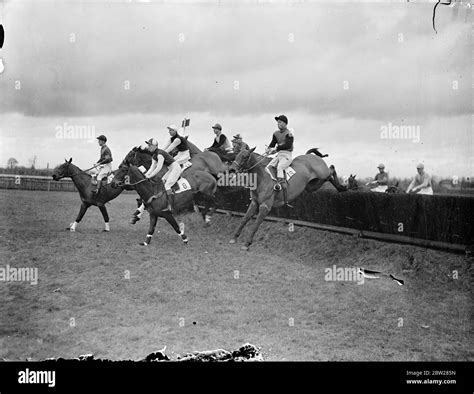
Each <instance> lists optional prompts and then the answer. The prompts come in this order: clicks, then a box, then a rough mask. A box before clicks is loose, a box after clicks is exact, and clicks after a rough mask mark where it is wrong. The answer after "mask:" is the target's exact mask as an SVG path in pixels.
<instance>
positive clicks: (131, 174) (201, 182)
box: [112, 163, 217, 246]
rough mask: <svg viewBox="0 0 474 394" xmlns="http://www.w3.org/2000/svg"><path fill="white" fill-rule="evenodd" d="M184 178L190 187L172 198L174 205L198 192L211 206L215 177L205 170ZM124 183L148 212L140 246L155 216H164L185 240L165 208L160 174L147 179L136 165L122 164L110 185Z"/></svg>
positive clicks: (149, 237) (150, 233)
mask: <svg viewBox="0 0 474 394" xmlns="http://www.w3.org/2000/svg"><path fill="white" fill-rule="evenodd" d="M126 177H127V178H126ZM187 180H188V182H189V185H190V186H191V190H189V191H183V192H181V193H179V194H177V195H176V196H175V199H174V204H175V205H178V206H184V205H186V204H187V203H189V202H190V201H191V200H192V199H193V195H194V194H195V193H197V192H200V193H202V194H204V195H206V196H207V197H208V200H209V202H210V205H212V203H213V200H214V193H215V192H216V188H217V182H216V180H215V179H214V177H212V175H211V174H209V173H207V172H204V171H196V172H195V173H194V174H193V175H192V176H190V177H188V178H187ZM126 186H128V187H132V188H134V189H135V190H136V192H137V193H138V195H139V196H140V198H141V199H142V200H143V201H144V203H145V207H146V209H147V211H148V212H149V214H150V227H149V229H148V234H147V237H146V240H145V242H142V243H141V245H145V246H146V245H148V244H149V243H150V242H151V238H152V236H153V233H154V232H155V227H156V222H157V220H158V217H163V218H165V219H166V220H167V221H168V223H169V224H170V225H171V226H172V227H173V229H174V230H175V231H176V232H177V233H178V234H179V235H180V236H181V239H182V240H183V241H184V242H185V243H187V242H188V241H187V238H186V235H184V231H181V230H180V228H179V226H178V223H176V219H175V218H174V216H173V213H172V212H171V211H170V210H169V209H168V197H167V195H166V191H165V187H164V185H163V182H162V180H161V178H160V177H158V176H156V177H154V178H153V180H151V179H147V178H145V176H144V175H143V174H142V172H141V171H140V170H139V169H138V167H136V166H133V165H129V164H128V163H125V164H124V165H122V166H121V167H120V168H119V169H118V170H117V172H116V173H115V175H114V179H113V180H112V188H117V189H121V188H122V187H126ZM214 210H215V204H214V205H213V206H212V208H211V212H212V211H214Z"/></svg>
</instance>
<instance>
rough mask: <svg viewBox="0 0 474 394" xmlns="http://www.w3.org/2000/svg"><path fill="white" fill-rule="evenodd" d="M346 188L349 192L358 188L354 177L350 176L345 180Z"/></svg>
mask: <svg viewBox="0 0 474 394" xmlns="http://www.w3.org/2000/svg"><path fill="white" fill-rule="evenodd" d="M347 188H348V189H349V190H355V189H358V188H359V184H358V183H357V181H356V175H355V174H354V175H352V174H351V175H350V176H349V178H348V179H347Z"/></svg>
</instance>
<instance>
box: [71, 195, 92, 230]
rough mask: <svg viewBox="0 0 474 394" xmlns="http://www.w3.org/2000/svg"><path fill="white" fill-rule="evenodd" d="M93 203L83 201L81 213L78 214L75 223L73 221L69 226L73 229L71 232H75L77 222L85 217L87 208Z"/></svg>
mask: <svg viewBox="0 0 474 394" xmlns="http://www.w3.org/2000/svg"><path fill="white" fill-rule="evenodd" d="M90 206H91V205H90V204H87V203H85V202H83V203H82V204H81V208H80V209H79V213H78V214H77V217H76V221H75V222H74V223H71V224H70V225H69V227H68V230H69V231H71V232H74V231H76V226H77V224H78V223H79V222H80V221H81V220H82V218H83V217H84V215H85V214H86V212H87V209H88V208H89V207H90Z"/></svg>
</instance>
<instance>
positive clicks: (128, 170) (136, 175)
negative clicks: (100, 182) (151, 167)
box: [110, 160, 144, 190]
mask: <svg viewBox="0 0 474 394" xmlns="http://www.w3.org/2000/svg"><path fill="white" fill-rule="evenodd" d="M143 178H144V176H143V174H142V173H141V172H140V170H139V169H138V167H136V166H134V165H132V164H131V163H130V162H128V161H127V160H126V161H125V162H124V163H122V164H121V165H120V167H119V168H118V170H117V171H116V172H115V174H114V178H113V179H112V182H111V184H110V185H111V186H112V188H114V189H115V188H117V187H123V188H124V189H125V190H133V189H134V185H133V184H134V183H135V182H137V181H139V180H140V179H143Z"/></svg>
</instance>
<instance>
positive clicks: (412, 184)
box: [407, 178, 415, 193]
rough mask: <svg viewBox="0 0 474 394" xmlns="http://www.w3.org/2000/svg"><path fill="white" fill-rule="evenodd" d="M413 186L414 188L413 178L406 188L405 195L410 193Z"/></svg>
mask: <svg viewBox="0 0 474 394" xmlns="http://www.w3.org/2000/svg"><path fill="white" fill-rule="evenodd" d="M414 186H415V178H413V180H412V181H411V183H410V185H409V186H408V189H407V193H410V192H411V190H412V189H413V187H414Z"/></svg>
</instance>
